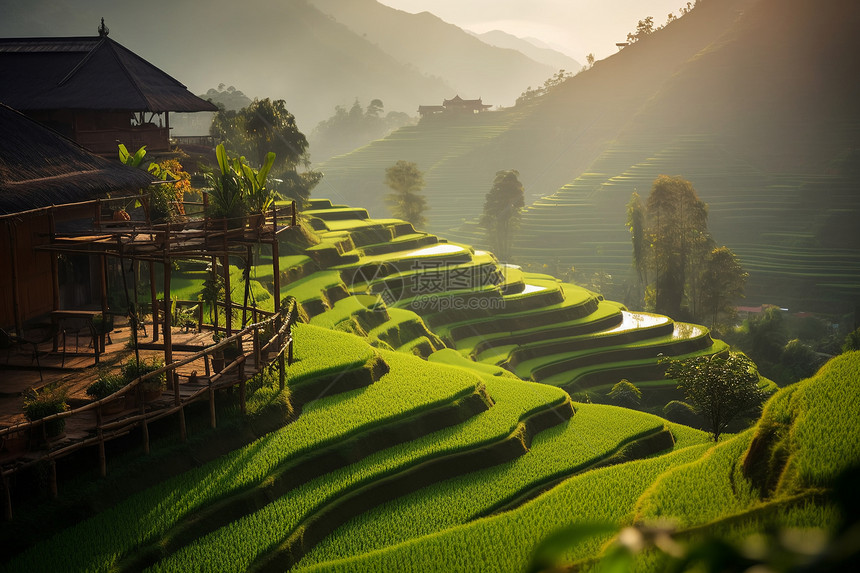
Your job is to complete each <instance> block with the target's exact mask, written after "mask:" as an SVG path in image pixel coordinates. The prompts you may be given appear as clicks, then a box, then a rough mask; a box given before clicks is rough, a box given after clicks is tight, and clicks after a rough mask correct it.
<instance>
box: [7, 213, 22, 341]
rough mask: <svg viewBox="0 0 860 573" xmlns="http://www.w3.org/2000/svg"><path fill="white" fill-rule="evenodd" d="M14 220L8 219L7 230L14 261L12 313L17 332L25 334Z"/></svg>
mask: <svg viewBox="0 0 860 573" xmlns="http://www.w3.org/2000/svg"><path fill="white" fill-rule="evenodd" d="M12 227H13V223H12V221H6V230H7V232H8V233H9V252H10V254H11V259H10V260H11V263H12V314H13V315H14V318H15V333H16V334H17V335H18V336H23V334H24V333H23V329H24V327H23V325H22V323H21V293H20V287H19V285H18V241H16V240H15V231H13V230H12Z"/></svg>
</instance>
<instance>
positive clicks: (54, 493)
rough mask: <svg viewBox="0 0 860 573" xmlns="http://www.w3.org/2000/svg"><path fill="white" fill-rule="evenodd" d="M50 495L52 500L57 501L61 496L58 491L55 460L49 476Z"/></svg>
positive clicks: (51, 465) (51, 463)
mask: <svg viewBox="0 0 860 573" xmlns="http://www.w3.org/2000/svg"><path fill="white" fill-rule="evenodd" d="M48 494H49V495H50V496H51V499H57V497H58V496H59V493H58V490H57V462H56V460H53V459H52V460H51V461H50V473H49V474H48Z"/></svg>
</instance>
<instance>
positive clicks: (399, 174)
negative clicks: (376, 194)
mask: <svg viewBox="0 0 860 573" xmlns="http://www.w3.org/2000/svg"><path fill="white" fill-rule="evenodd" d="M385 184H386V185H388V187H389V188H390V189H391V190H392V191H393V193H389V194H388V195H386V196H385V202H386V203H388V206H389V208H390V209H391V213H392V214H393V215H394V216H395V217H397V218H398V219H403V220H404V221H407V222H409V223H412V226H413V227H415V228H416V229H417V228H421V227H423V226H424V223H426V222H427V219H426V217H424V211H426V210H427V201H426V199H424V195H422V194H421V190H422V189H424V174H423V173H422V172H421V170H419V169H418V164H416V163H413V162H412V161H404V160H402V159H401V160H400V161H398V162H397V163H395V164H394V165H393V166H391V167H389V168H387V169H386V170H385Z"/></svg>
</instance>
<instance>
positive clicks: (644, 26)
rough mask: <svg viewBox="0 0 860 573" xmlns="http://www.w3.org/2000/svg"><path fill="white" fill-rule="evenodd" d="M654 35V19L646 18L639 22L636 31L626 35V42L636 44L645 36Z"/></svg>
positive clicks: (651, 17)
mask: <svg viewBox="0 0 860 573" xmlns="http://www.w3.org/2000/svg"><path fill="white" fill-rule="evenodd" d="M653 33H654V17H653V16H648V17H647V18H645V19H644V20H639V23H638V24H637V25H636V30H635V31H633V32H631V33H629V34H627V41H628V42H630V43H631V44H633V43H635V42H638V41H639V40H641V39H642V38H644V37H645V36H649V35H651V34H653Z"/></svg>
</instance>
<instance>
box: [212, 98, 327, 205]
mask: <svg viewBox="0 0 860 573" xmlns="http://www.w3.org/2000/svg"><path fill="white" fill-rule="evenodd" d="M219 87H221V86H219ZM228 91H229V88H228ZM219 107H220V109H219V111H218V112H217V113H216V114H215V117H213V118H212V126H211V127H210V129H209V133H210V134H211V135H212V136H213V137H214V138H216V139H217V140H219V141H221V142H222V143H223V144H224V146H225V147H226V148H227V149H228V150H229V152H230V154H231V155H233V156H236V157H246V156H247V157H249V158H251V161H253V162H256V164H257V165H259V166H262V165H263V164H264V163H265V161H266V158H267V156H268V154H269V153H270V152H274V154H275V163H274V165H273V166H272V169H271V177H272V179H273V181H272V188H273V189H274V190H276V191H277V192H278V193H279V194H280V195H282V196H284V197H286V198H290V199H295V200H297V201H301V202H303V201H306V200H307V198H308V197H309V196H310V192H311V190H312V189H313V188H314V186H316V184H317V183H319V181H320V180H321V179H322V173H320V172H319V171H313V170H311V169H310V155H309V154H308V140H307V138H306V137H305V136H304V134H303V133H302V132H301V131H299V128H298V125H297V124H296V118H295V116H293V114H291V113H290V112H289V111H287V108H286V104H285V102H284V100H274V101H273V100H270V99H269V98H266V99H262V100H254V101H253V102H251V104H250V105H248V106H247V107H245V108H242V109H240V110H239V111H232V110H228V109H225V108H223V107H221V106H219ZM299 167H303V168H304V171H303V172H299V171H298V168H299Z"/></svg>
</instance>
